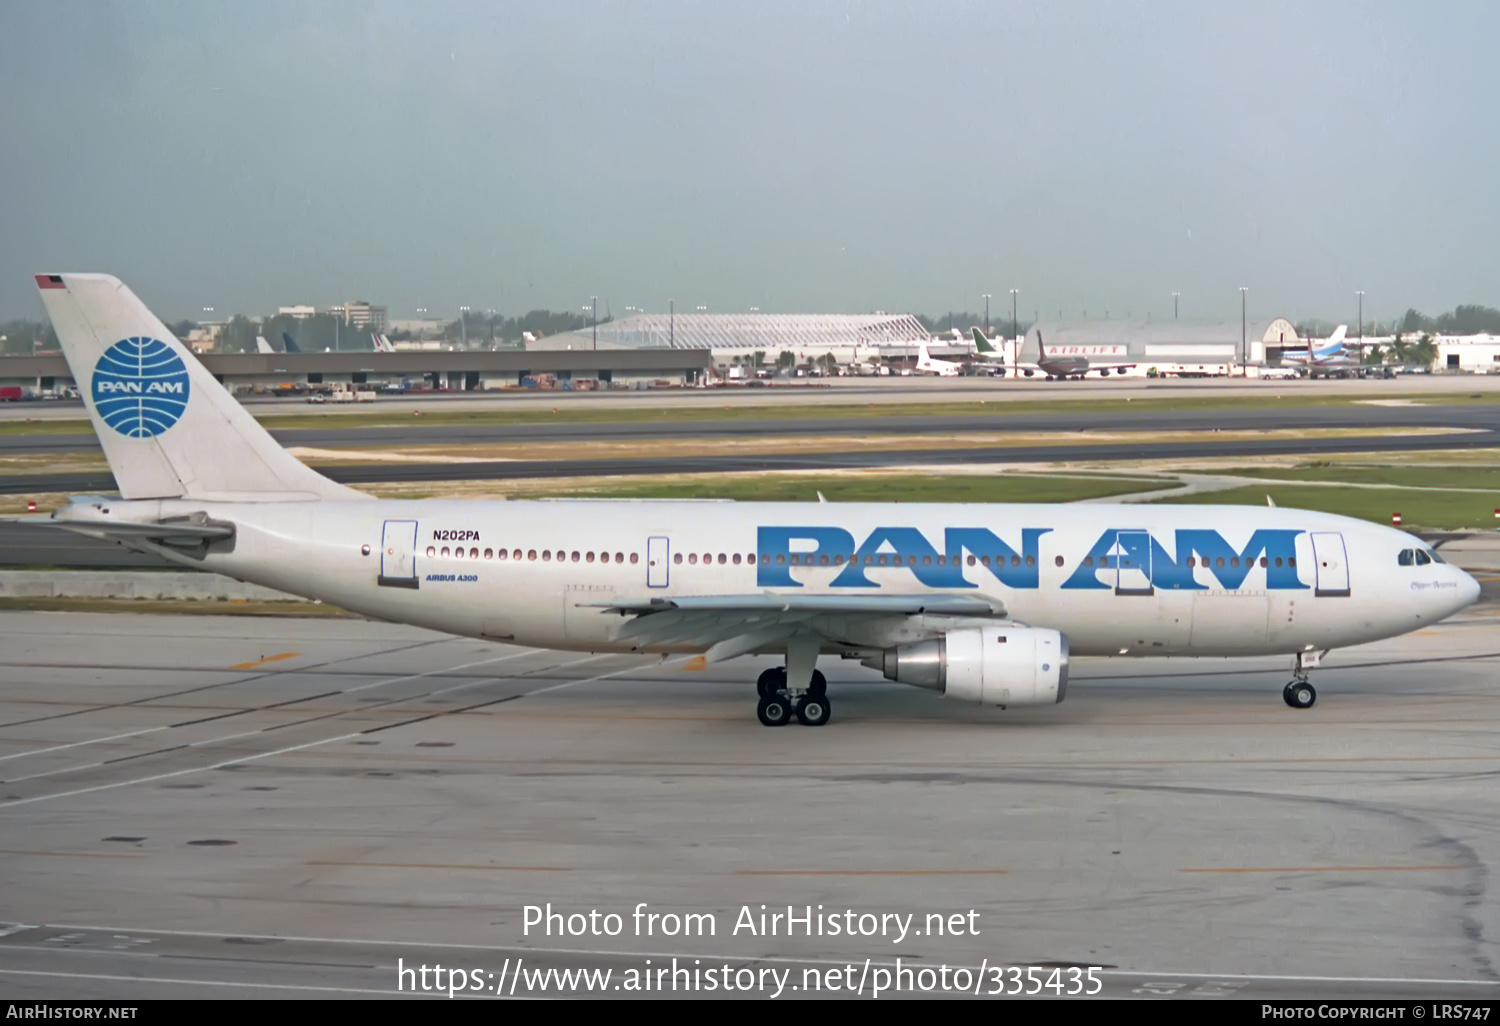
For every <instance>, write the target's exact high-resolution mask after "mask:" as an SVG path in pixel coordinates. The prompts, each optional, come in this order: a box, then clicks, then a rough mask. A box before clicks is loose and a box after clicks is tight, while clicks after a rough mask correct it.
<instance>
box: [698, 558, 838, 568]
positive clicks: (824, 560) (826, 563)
mask: <svg viewBox="0 0 1500 1026" xmlns="http://www.w3.org/2000/svg"><path fill="white" fill-rule="evenodd" d="M723 561H724V557H723V556H720V557H719V562H721V563H722V562H723ZM818 562H819V563H820V564H821V565H823V566H827V565H828V557H827V556H819V557H818Z"/></svg>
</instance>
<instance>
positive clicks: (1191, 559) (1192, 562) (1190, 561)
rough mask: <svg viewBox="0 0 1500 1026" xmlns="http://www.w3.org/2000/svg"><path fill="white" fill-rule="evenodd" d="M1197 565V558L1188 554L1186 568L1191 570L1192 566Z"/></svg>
mask: <svg viewBox="0 0 1500 1026" xmlns="http://www.w3.org/2000/svg"><path fill="white" fill-rule="evenodd" d="M1197 565H1198V560H1197V559H1196V558H1194V557H1193V556H1189V557H1188V569H1189V570H1191V569H1192V568H1193V567H1195V566H1197Z"/></svg>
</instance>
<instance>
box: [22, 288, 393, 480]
mask: <svg viewBox="0 0 1500 1026" xmlns="http://www.w3.org/2000/svg"><path fill="white" fill-rule="evenodd" d="M37 287H38V289H39V290H40V291H41V296H42V304H43V305H44V306H46V308H47V316H48V317H50V318H51V319H52V326H53V328H55V329H56V330H57V338H58V341H59V342H60V343H61V345H62V351H63V356H64V358H66V359H67V361H68V367H69V368H70V369H71V370H72V372H73V380H74V381H76V382H77V383H78V391H79V393H80V394H81V395H82V396H83V402H84V406H85V407H86V408H87V409H88V412H89V419H90V420H91V421H93V424H94V431H95V432H96V433H97V434H98V435H99V444H100V445H102V446H103V447H104V455H105V458H106V459H108V460H109V468H110V470H112V471H114V475H115V483H116V484H117V485H118V486H119V489H120V494H121V495H122V496H124V497H125V498H127V499H166V498H190V499H205V500H220V501H257V500H287V499H354V498H365V496H364V495H363V494H362V493H360V492H356V491H354V490H353V489H351V488H345V487H344V486H343V485H340V484H335V483H334V482H332V481H330V480H328V479H327V478H326V477H324V476H323V475H321V474H319V473H317V472H316V471H314V470H312V469H311V468H309V467H306V466H304V465H303V464H301V463H299V462H298V461H297V459H296V457H294V456H293V455H292V454H291V453H289V452H287V451H286V450H285V449H283V448H282V447H281V446H280V445H278V444H277V443H276V440H275V439H273V438H272V437H271V436H270V435H269V434H267V433H266V429H265V428H263V427H261V426H260V425H259V424H257V423H256V422H255V418H254V417H252V416H250V414H249V413H247V412H246V411H245V409H244V407H242V406H241V405H240V404H239V403H238V402H237V401H236V400H235V398H234V397H233V396H231V395H230V394H229V393H228V392H226V391H225V390H224V386H223V385H220V384H219V383H218V382H217V381H215V380H214V376H213V375H212V374H210V373H209V372H208V370H207V369H206V368H205V367H204V366H203V364H201V363H199V362H198V358H197V357H196V356H194V355H193V354H192V353H190V352H188V351H187V349H185V348H184V347H183V345H182V343H180V342H178V341H177V339H176V338H174V337H173V336H172V333H171V332H170V331H169V330H167V327H166V325H164V324H163V323H162V322H161V321H160V320H159V319H158V318H157V317H156V315H155V314H153V313H152V312H151V311H150V310H148V309H147V308H146V305H145V304H144V303H142V302H141V301H140V300H139V299H138V298H136V295H135V293H133V292H131V291H130V290H129V289H128V288H126V287H125V286H124V285H123V284H122V283H121V282H120V281H119V279H117V278H113V277H111V276H110V275H107V274H46V275H37Z"/></svg>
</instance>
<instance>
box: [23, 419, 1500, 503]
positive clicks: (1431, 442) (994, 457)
mask: <svg viewBox="0 0 1500 1026" xmlns="http://www.w3.org/2000/svg"><path fill="white" fill-rule="evenodd" d="M1497 447H1500V431H1496V430H1493V429H1488V428H1485V429H1470V430H1464V431H1458V432H1454V433H1452V434H1422V435H1403V434H1399V433H1393V434H1391V435H1358V436H1322V437H1312V438H1285V437H1276V438H1266V439H1253V438H1252V439H1244V438H1240V439H1229V440H1221V439H1216V438H1214V437H1213V435H1212V434H1205V435H1204V437H1203V438H1202V439H1201V440H1176V439H1174V440H1171V441H1162V442H1129V443H1103V444H1092V443H1090V444H1059V445H1017V446H979V447H966V446H964V445H963V444H962V443H957V444H955V445H953V446H952V447H950V448H938V449H930V448H922V449H900V448H894V449H883V450H879V451H869V450H858V451H852V452H816V453H773V454H765V455H759V454H749V455H746V454H724V455H708V456H679V455H668V456H650V457H624V458H620V459H608V458H606V459H576V460H524V459H516V460H503V461H495V462H475V463H377V464H362V465H331V466H320V467H319V468H318V470H319V472H320V473H322V474H324V475H326V476H327V477H330V478H332V479H333V480H335V481H339V482H342V483H344V484H371V483H376V482H412V481H506V480H521V479H535V478H552V477H592V476H597V475H615V476H638V475H668V474H688V473H696V474H704V473H715V474H727V473H738V472H745V471H776V470H781V471H786V470H844V469H872V468H881V467H920V466H953V465H965V464H985V463H1053V462H1064V461H1076V460H1100V461H1107V460H1122V459H1128V460H1151V459H1206V458H1215V457H1223V458H1225V459H1231V458H1235V457H1246V456H1272V455H1316V454H1318V453H1361V452H1370V453H1386V452H1422V451H1442V450H1464V449H1493V448H1497ZM114 488H115V481H114V475H112V474H110V473H108V472H107V471H100V472H97V473H41V474H35V473H20V474H6V475H3V476H0V494H8V495H26V494H31V493H44V492H108V491H112V490H113V489H114Z"/></svg>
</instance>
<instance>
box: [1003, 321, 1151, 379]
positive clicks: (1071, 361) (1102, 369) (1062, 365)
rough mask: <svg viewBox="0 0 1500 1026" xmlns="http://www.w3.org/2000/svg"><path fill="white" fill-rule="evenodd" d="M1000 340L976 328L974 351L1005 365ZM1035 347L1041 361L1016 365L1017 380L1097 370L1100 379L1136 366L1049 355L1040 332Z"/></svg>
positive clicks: (1071, 374)
mask: <svg viewBox="0 0 1500 1026" xmlns="http://www.w3.org/2000/svg"><path fill="white" fill-rule="evenodd" d="M996 341H999V340H998V339H988V338H985V337H984V332H982V331H980V330H979V329H978V328H975V329H974V348H975V349H977V350H978V351H979V356H980V358H981V359H985V360H999V361H1001V362H1002V363H1003V362H1004V360H1005V357H1004V356H1002V355H1001V354H1000V353H999V351H998V350H996V348H995V345H994V343H995V342H996ZM1036 346H1037V353H1038V359H1037V362H1036V363H1027V362H1024V361H1023V362H1017V363H1016V366H1015V373H1016V376H1018V377H1028V378H1029V377H1033V376H1034V375H1036V374H1037V373H1038V372H1040V373H1042V374H1045V375H1047V377H1048V378H1050V379H1052V380H1062V379H1065V378H1075V379H1076V378H1082V377H1084V376H1086V375H1087V374H1088V373H1089V372H1090V371H1098V372H1099V376H1100V377H1101V378H1107V377H1109V375H1110V372H1111V371H1113V372H1114V373H1116V374H1121V373H1123V372H1125V371H1127V370H1129V369H1130V368H1132V367H1134V366H1135V364H1133V363H1119V362H1110V363H1099V362H1095V361H1093V360H1091V359H1089V358H1088V357H1087V356H1057V355H1050V356H1049V355H1048V353H1047V346H1046V343H1045V342H1043V341H1042V333H1041V331H1040V330H1038V331H1037V333H1036Z"/></svg>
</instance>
